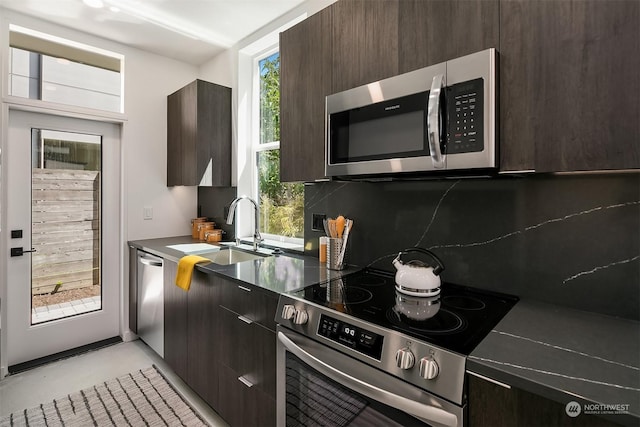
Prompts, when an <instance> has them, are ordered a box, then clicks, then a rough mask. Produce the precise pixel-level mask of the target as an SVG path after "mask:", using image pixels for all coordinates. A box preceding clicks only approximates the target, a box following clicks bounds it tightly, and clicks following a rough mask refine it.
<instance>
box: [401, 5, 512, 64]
mask: <svg viewBox="0 0 640 427" xmlns="http://www.w3.org/2000/svg"><path fill="white" fill-rule="evenodd" d="M499 6H500V5H499V0H430V1H423V0H403V1H401V2H400V10H399V22H400V25H399V28H398V45H399V46H398V58H399V59H398V63H399V72H400V73H406V72H408V71H412V70H415V69H418V68H422V67H426V66H429V65H433V64H438V63H440V62H444V61H447V60H450V59H453V58H458V57H460V56H464V55H468V54H471V53H474V52H478V51H481V50H484V49H488V48H490V47H494V48H498V43H499V18H500V15H499V10H500V8H499Z"/></svg>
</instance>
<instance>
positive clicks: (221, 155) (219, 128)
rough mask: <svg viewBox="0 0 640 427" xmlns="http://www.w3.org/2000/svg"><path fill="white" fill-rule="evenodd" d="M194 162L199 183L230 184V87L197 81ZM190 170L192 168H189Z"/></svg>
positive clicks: (196, 178) (211, 184)
mask: <svg viewBox="0 0 640 427" xmlns="http://www.w3.org/2000/svg"><path fill="white" fill-rule="evenodd" d="M197 83H198V88H197V95H196V96H197V101H196V102H197V112H198V113H197V114H198V116H197V128H196V135H197V136H196V147H195V153H196V155H195V163H196V168H195V169H194V173H195V171H196V170H197V176H195V177H194V178H195V180H196V181H197V184H200V180H201V179H202V176H203V175H205V174H208V175H207V178H206V180H205V182H204V183H203V185H206V186H218V187H220V186H229V185H231V108H232V107H231V88H228V87H225V86H220V85H217V84H214V83H209V82H206V81H203V80H197ZM192 169H193V168H192Z"/></svg>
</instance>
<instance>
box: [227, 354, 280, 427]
mask: <svg viewBox="0 0 640 427" xmlns="http://www.w3.org/2000/svg"><path fill="white" fill-rule="evenodd" d="M219 384H220V390H219V391H220V405H219V407H218V408H216V410H217V412H218V413H219V414H220V415H221V416H222V418H224V419H225V421H227V422H228V423H229V425H230V426H231V427H241V426H242V427H244V426H275V425H276V401H275V399H273V398H272V397H270V396H267V395H266V394H265V393H263V392H262V391H261V390H260V389H258V388H257V387H255V386H252V385H251V382H250V381H247V380H246V379H245V378H244V377H240V379H239V375H238V374H237V373H236V372H235V371H233V370H232V369H229V368H228V367H226V366H221V367H220V383H219Z"/></svg>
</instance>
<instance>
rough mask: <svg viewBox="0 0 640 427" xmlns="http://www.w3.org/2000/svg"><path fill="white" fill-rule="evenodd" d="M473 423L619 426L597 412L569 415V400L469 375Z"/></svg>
mask: <svg viewBox="0 0 640 427" xmlns="http://www.w3.org/2000/svg"><path fill="white" fill-rule="evenodd" d="M467 380H468V386H469V389H468V394H469V412H468V417H469V424H468V425H469V426H470V427H501V426H504V427H512V426H518V427H529V426H530V427H542V426H544V427H555V426H585V427H590V426H593V427H596V426H597V427H607V426H617V425H618V424H616V423H613V422H611V421H609V420H606V419H603V418H600V417H597V416H595V415H585V414H580V415H578V416H577V417H575V418H572V417H569V416H568V415H567V413H566V411H565V409H566V404H567V403H568V402H569V401H567V402H565V403H559V402H556V401H553V400H550V399H547V398H546V397H543V396H540V395H537V394H533V393H530V392H527V391H524V390H521V389H518V388H514V387H512V388H510V389H509V388H506V387H503V386H500V385H498V384H494V383H492V382H489V381H486V380H483V379H481V378H478V377H476V376H473V375H467Z"/></svg>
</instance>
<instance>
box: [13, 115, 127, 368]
mask: <svg viewBox="0 0 640 427" xmlns="http://www.w3.org/2000/svg"><path fill="white" fill-rule="evenodd" d="M7 148H8V149H7V152H6V153H4V158H3V167H6V168H7V177H8V180H7V187H6V190H7V206H6V207H7V212H6V215H7V230H6V232H7V235H8V236H7V238H6V240H5V241H7V242H8V248H7V250H6V253H7V255H8V256H9V259H8V260H7V279H8V281H7V293H6V295H7V301H6V304H3V306H4V307H5V308H6V310H7V325H3V326H6V328H7V341H6V342H7V349H6V350H7V353H6V354H7V362H8V366H9V367H11V366H12V365H16V364H19V363H23V362H27V361H31V360H34V359H38V358H41V357H45V356H49V355H52V354H55V353H58V352H61V351H65V350H69V349H73V348H76V347H80V346H83V345H87V344H91V343H93V342H97V341H100V340H103V339H108V338H112V337H115V336H117V335H118V334H119V301H120V295H119V293H120V291H119V289H120V287H119V270H120V269H119V259H120V256H119V253H120V244H119V236H120V234H121V233H120V196H119V194H120V126H119V125H115V124H109V123H103V122H95V121H90V120H82V119H70V118H65V117H59V116H52V115H45V114H38V113H28V112H22V111H14V110H11V111H10V112H9V132H8V147H7ZM20 235H21V237H20ZM15 248H22V250H23V251H30V250H32V249H33V250H34V251H35V252H23V254H22V255H20V249H15ZM12 252H13V254H12ZM3 303H4V301H3Z"/></svg>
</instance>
